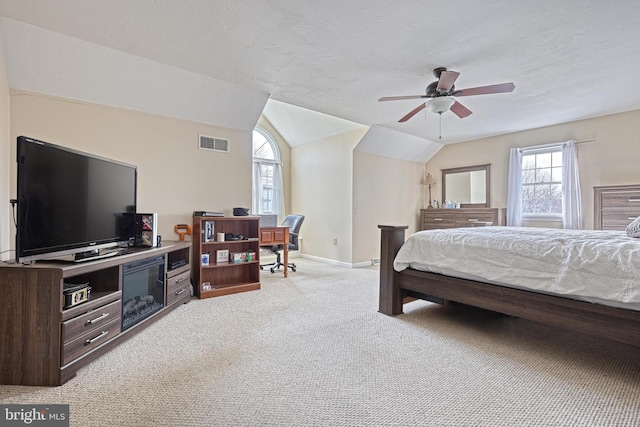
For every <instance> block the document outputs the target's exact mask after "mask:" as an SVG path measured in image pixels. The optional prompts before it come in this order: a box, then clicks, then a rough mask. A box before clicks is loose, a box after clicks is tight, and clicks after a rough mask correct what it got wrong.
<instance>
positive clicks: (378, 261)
mask: <svg viewBox="0 0 640 427" xmlns="http://www.w3.org/2000/svg"><path fill="white" fill-rule="evenodd" d="M378 264H380V258H371V265H378Z"/></svg>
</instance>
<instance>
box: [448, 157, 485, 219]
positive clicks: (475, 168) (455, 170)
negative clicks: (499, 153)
mask: <svg viewBox="0 0 640 427" xmlns="http://www.w3.org/2000/svg"><path fill="white" fill-rule="evenodd" d="M482 170H483V171H485V181H486V182H485V186H486V189H485V191H486V195H487V198H486V201H485V203H461V204H460V207H461V208H488V207H489V206H490V204H491V163H487V164H485V165H474V166H465V167H460V168H450V169H441V171H442V200H443V201H444V200H447V175H449V174H453V173H460V172H474V171H482Z"/></svg>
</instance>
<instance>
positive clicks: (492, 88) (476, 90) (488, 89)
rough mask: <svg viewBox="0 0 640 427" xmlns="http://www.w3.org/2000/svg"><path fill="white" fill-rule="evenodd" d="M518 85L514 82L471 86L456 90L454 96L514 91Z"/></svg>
mask: <svg viewBox="0 0 640 427" xmlns="http://www.w3.org/2000/svg"><path fill="white" fill-rule="evenodd" d="M515 87H516V85H514V84H513V83H511V82H510V83H500V84H497V85H489V86H479V87H471V88H468V89H460V90H456V91H455V92H454V93H453V96H471V95H488V94H490V93H504V92H513V89H515Z"/></svg>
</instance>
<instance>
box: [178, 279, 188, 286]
mask: <svg viewBox="0 0 640 427" xmlns="http://www.w3.org/2000/svg"><path fill="white" fill-rule="evenodd" d="M185 280H187V278H186V277H181V278H179V279H178V280H176V285H177V284H178V283H182V282H184V281H185Z"/></svg>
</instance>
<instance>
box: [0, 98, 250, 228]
mask: <svg viewBox="0 0 640 427" xmlns="http://www.w3.org/2000/svg"><path fill="white" fill-rule="evenodd" d="M10 108H11V121H10V126H11V138H10V139H11V141H15V140H16V138H17V137H18V136H19V135H26V136H29V137H32V138H36V139H41V140H44V141H48V142H52V143H55V144H58V145H63V146H67V147H71V148H74V149H77V150H81V151H85V152H89V153H92V154H97V155H100V156H103V157H107V158H111V159H115V160H119V161H123V162H126V163H131V164H134V165H136V166H138V211H142V212H158V214H159V220H158V221H159V234H161V235H162V238H163V240H177V239H178V235H177V234H175V232H174V230H173V227H174V225H176V224H180V223H186V224H190V223H191V216H192V213H193V211H194V210H213V211H222V212H225V213H227V214H229V215H231V213H232V210H233V208H234V207H250V206H251V132H248V131H239V130H234V129H228V128H222V127H216V126H211V125H204V124H201V123H196V122H192V121H187V120H180V119H174V118H167V117H161V116H157V115H151V114H145V113H140V112H135V111H130V110H124V109H119V108H114V107H107V106H102V105H95V104H89V103H84V102H79V101H72V100H68V99H60V98H54V97H50V96H44V95H39V94H33V93H26V92H19V91H11V95H10ZM199 134H204V135H209V136H214V137H220V138H226V139H229V141H230V153H217V152H208V151H203V150H200V149H199V148H198V135H199ZM14 158H15V144H11V154H10V155H9V156H7V157H5V156H3V157H2V161H3V171H4V170H5V167H6V166H7V165H9V167H10V177H11V178H10V184H9V186H10V189H11V193H12V195H13V196H14V195H15V190H16V182H15V176H16V165H15V162H14V161H11V159H14ZM4 175H6V174H3V176H4ZM6 186H7V183H6V179H3V180H2V181H1V185H0V188H5V187H6ZM5 206H6V205H5ZM7 211H8V209H4V208H3V209H2V215H3V217H6V215H7ZM3 222H5V221H3ZM189 240H190V239H189Z"/></svg>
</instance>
